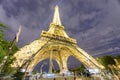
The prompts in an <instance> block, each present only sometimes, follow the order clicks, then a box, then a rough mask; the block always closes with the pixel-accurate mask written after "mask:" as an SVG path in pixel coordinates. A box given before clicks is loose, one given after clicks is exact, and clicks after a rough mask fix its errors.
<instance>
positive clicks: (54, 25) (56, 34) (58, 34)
mask: <svg viewBox="0 0 120 80" xmlns="http://www.w3.org/2000/svg"><path fill="white" fill-rule="evenodd" d="M41 36H43V37H49V38H54V39H57V40H62V41H67V42H72V43H76V40H75V39H72V38H70V37H69V36H68V35H67V34H66V32H65V30H64V26H62V24H61V20H60V15H59V7H58V6H57V5H56V6H55V11H54V16H53V21H52V22H51V24H50V26H49V30H48V31H42V34H41Z"/></svg>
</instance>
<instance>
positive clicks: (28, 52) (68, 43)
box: [13, 6, 104, 72]
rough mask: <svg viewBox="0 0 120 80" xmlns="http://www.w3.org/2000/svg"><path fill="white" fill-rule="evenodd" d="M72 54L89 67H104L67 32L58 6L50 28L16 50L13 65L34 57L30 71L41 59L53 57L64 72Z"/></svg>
mask: <svg viewBox="0 0 120 80" xmlns="http://www.w3.org/2000/svg"><path fill="white" fill-rule="evenodd" d="M71 55H72V56H74V57H75V58H76V59H78V60H79V61H80V62H81V63H82V64H84V65H85V66H86V67H88V68H93V69H96V68H97V69H98V68H100V69H103V68H104V67H103V66H102V65H101V64H99V63H98V62H97V61H96V60H95V59H94V58H93V57H92V56H90V55H89V54H87V52H85V51H84V50H83V49H81V48H80V47H79V46H78V45H77V42H76V40H75V39H73V38H70V37H69V36H68V35H67V34H66V32H65V30H64V26H62V24H61V21H60V17H59V8H58V6H56V7H55V12H54V17H53V21H52V23H51V24H50V26H49V30H48V31H42V33H41V36H40V38H38V39H37V40H35V41H33V42H31V43H30V44H28V45H26V46H24V47H22V48H21V49H20V50H19V51H18V52H16V53H15V55H14V56H15V57H16V59H17V60H16V61H15V63H14V65H13V66H14V67H18V66H22V64H24V63H25V62H26V61H27V60H29V59H30V58H32V60H31V61H30V64H29V66H28V68H27V70H28V71H32V70H33V69H34V67H35V66H36V65H37V64H38V63H39V62H40V61H42V60H44V59H47V58H50V57H52V59H54V60H55V61H57V63H58V65H59V68H60V72H63V71H68V68H67V60H68V58H69V56H71Z"/></svg>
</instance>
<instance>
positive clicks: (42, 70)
mask: <svg viewBox="0 0 120 80" xmlns="http://www.w3.org/2000/svg"><path fill="white" fill-rule="evenodd" d="M46 64H47V63H43V64H42V65H41V67H40V74H42V71H43V70H42V69H43V67H44V65H46Z"/></svg>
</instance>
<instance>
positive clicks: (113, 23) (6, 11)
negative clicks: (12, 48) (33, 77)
mask: <svg viewBox="0 0 120 80" xmlns="http://www.w3.org/2000/svg"><path fill="white" fill-rule="evenodd" d="M55 4H58V5H59V7H60V17H61V20H62V24H63V25H64V26H65V30H66V32H67V33H68V34H69V36H70V37H73V38H75V39H77V42H78V45H79V46H80V47H81V48H83V49H84V50H86V51H87V52H88V53H90V54H93V55H95V54H100V55H102V54H105V53H106V54H107V53H109V52H110V54H113V53H112V52H114V53H115V51H116V53H118V49H119V47H120V45H119V39H120V35H119V33H120V22H119V21H120V16H119V14H120V4H119V0H0V22H3V23H5V24H7V25H8V26H9V28H8V29H7V30H6V39H9V40H12V39H13V37H14V35H15V33H16V32H17V31H18V27H19V25H20V24H21V25H22V26H23V28H22V33H21V36H20V40H19V43H18V45H19V46H23V45H25V44H28V43H29V42H31V41H33V40H34V39H37V38H39V36H40V33H41V31H42V30H47V29H48V27H49V23H50V22H51V21H52V17H53V11H54V8H53V7H54V6H55ZM111 5H112V6H111ZM116 47H117V49H116ZM110 50H111V51H110ZM107 51H108V52H107Z"/></svg>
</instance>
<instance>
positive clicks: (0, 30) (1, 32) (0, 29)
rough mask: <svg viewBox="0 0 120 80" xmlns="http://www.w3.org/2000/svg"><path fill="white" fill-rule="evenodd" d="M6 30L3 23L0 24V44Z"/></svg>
mask: <svg viewBox="0 0 120 80" xmlns="http://www.w3.org/2000/svg"><path fill="white" fill-rule="evenodd" d="M5 28H7V27H6V26H5V25H4V24H3V23H1V22H0V43H1V41H2V40H3V39H4V29H5Z"/></svg>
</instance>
